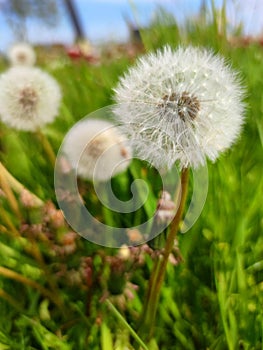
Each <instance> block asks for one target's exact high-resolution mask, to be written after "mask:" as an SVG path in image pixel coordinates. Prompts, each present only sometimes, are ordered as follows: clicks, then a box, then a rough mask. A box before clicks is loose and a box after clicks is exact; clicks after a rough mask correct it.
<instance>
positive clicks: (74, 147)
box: [63, 119, 131, 181]
mask: <svg viewBox="0 0 263 350" xmlns="http://www.w3.org/2000/svg"><path fill="white" fill-rule="evenodd" d="M63 153H64V154H65V156H66V158H67V159H68V161H69V162H70V164H71V166H72V168H73V169H75V170H76V171H77V175H78V176H79V177H81V178H83V179H89V180H97V181H107V180H109V179H110V178H111V177H112V176H114V175H116V174H118V173H120V172H123V171H124V170H126V168H127V167H128V166H129V164H130V159H131V150H130V148H129V147H128V146H127V145H126V138H125V137H124V136H122V135H121V134H120V132H119V130H118V129H117V128H116V127H115V126H114V125H113V124H111V123H109V122H107V121H104V120H98V119H84V120H83V121H80V122H79V123H77V124H76V125H75V126H74V127H73V128H72V129H71V130H70V132H69V133H68V134H67V135H66V138H65V141H64V143H63Z"/></svg>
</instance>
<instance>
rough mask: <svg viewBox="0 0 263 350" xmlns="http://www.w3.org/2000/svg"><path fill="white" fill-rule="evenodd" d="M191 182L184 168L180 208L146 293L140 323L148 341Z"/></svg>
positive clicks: (187, 171)
mask: <svg viewBox="0 0 263 350" xmlns="http://www.w3.org/2000/svg"><path fill="white" fill-rule="evenodd" d="M188 182H189V169H188V168H186V169H183V170H182V173H181V198H180V204H179V207H178V210H177V212H176V215H175V217H174V218H173V220H172V222H171V224H170V227H169V234H168V237H167V240H166V244H165V247H164V250H163V252H162V255H161V256H160V257H159V258H158V259H157V260H156V261H155V264H154V266H153V269H152V273H151V276H150V279H149V284H148V290H147V293H146V303H145V307H144V308H143V311H142V317H141V319H140V323H139V330H138V331H139V333H140V334H141V335H142V337H144V338H146V341H148V340H150V339H151V338H152V336H153V331H154V325H155V318H156V311H157V306H158V302H159V297H160V293H161V288H162V284H163V281H164V277H165V272H166V267H167V263H168V261H169V255H170V254H171V252H172V250H173V247H174V241H175V239H176V236H177V233H178V229H179V225H180V221H181V219H182V215H183V212H184V208H185V203H186V198H187V193H188Z"/></svg>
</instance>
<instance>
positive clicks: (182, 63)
mask: <svg viewBox="0 0 263 350" xmlns="http://www.w3.org/2000/svg"><path fill="white" fill-rule="evenodd" d="M243 96H244V91H243V89H242V87H241V83H240V79H239V77H238V74H237V73H236V72H235V71H233V70H232V69H231V68H230V66H229V65H228V64H227V63H226V61H225V59H223V58H222V57H220V56H218V55H214V54H213V53H212V52H211V51H209V50H206V49H201V48H194V47H188V48H182V47H180V48H178V49H177V50H175V51H174V50H172V49H171V48H170V47H168V46H166V47H165V48H164V49H162V50H159V51H157V52H156V53H150V54H148V55H145V56H143V57H142V58H141V59H139V60H138V62H137V64H136V65H135V66H134V67H132V68H130V69H129V71H128V72H127V73H126V74H125V75H124V76H123V77H122V78H121V79H120V81H119V84H118V86H117V87H116V89H115V100H116V102H117V105H116V107H115V109H114V112H115V115H116V120H117V122H118V123H119V124H120V127H121V129H122V131H123V132H124V133H125V134H126V135H127V137H128V138H129V140H130V142H131V145H132V147H133V149H134V151H135V155H137V156H138V157H140V158H142V159H145V160H147V161H148V162H150V163H151V164H152V165H154V166H157V167H158V168H164V169H167V168H168V169H169V168H171V167H172V166H173V164H174V163H175V162H178V163H179V165H180V167H181V168H184V167H189V166H191V167H194V168H196V167H198V166H199V165H202V164H204V162H205V159H206V157H208V158H209V159H210V160H212V161H215V160H216V159H217V158H218V156H219V154H220V152H222V151H224V150H226V149H227V148H229V147H230V146H231V145H232V144H233V142H234V141H235V140H236V139H237V137H238V135H239V133H240V130H241V127H242V124H243V120H244V104H243V103H242V99H243Z"/></svg>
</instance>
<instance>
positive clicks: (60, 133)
mask: <svg viewBox="0 0 263 350" xmlns="http://www.w3.org/2000/svg"><path fill="white" fill-rule="evenodd" d="M213 11H214V12H213V16H212V20H210V21H208V20H206V18H205V17H203V16H201V15H202V14H200V18H199V19H198V20H196V21H195V22H189V23H188V25H187V26H186V28H185V29H184V30H183V29H182V28H180V27H178V25H177V23H176V21H175V20H174V18H173V17H172V16H171V15H169V14H167V13H165V12H164V11H162V10H160V14H159V16H157V17H156V18H155V20H154V21H153V22H152V23H151V25H150V26H149V27H148V28H144V29H142V30H141V33H140V34H141V38H142V42H143V49H142V47H141V48H140V51H137V46H134V52H133V55H132V56H131V55H128V54H127V53H126V52H125V50H122V51H121V52H118V51H117V50H115V49H116V48H115V47H113V46H112V47H111V49H110V50H111V51H112V56H111V57H108V56H106V55H105V57H102V59H101V62H100V64H98V65H92V64H89V63H88V62H86V61H85V60H78V61H70V60H69V59H67V58H65V57H64V56H63V54H60V55H58V57H57V58H56V57H55V58H54V57H52V61H51V60H50V59H49V57H44V58H45V59H42V60H43V62H40V65H41V66H42V67H43V68H44V69H46V70H47V71H49V72H50V73H51V74H52V75H53V76H54V77H55V78H56V79H57V80H58V82H59V84H60V86H61V88H62V91H63V102H62V105H61V109H60V115H59V116H58V118H57V119H56V121H55V122H54V123H53V124H52V125H50V126H48V127H46V128H45V130H44V133H45V134H46V135H47V137H48V138H49V140H50V142H51V144H52V145H53V148H54V150H55V151H56V152H57V151H58V149H59V146H60V144H61V142H62V140H63V137H64V136H65V134H66V132H67V131H68V130H69V129H70V127H71V126H73V125H74V123H76V122H77V121H78V120H80V119H81V118H83V117H84V116H86V115H87V114H89V113H91V112H92V111H95V110H96V109H99V108H101V107H104V106H107V105H109V104H111V103H113V100H112V95H113V94H112V88H113V87H114V86H115V85H116V83H117V81H118V77H119V76H120V75H121V74H122V73H123V72H124V71H125V70H126V69H127V67H128V66H130V65H131V64H132V63H133V62H134V59H135V58H136V57H137V55H140V54H141V52H142V51H145V52H148V51H150V50H155V49H157V48H159V47H162V46H163V45H164V44H169V45H171V46H173V47H176V46H177V45H179V44H182V45H188V44H191V45H201V46H206V47H209V48H212V49H214V50H215V51H216V52H219V53H221V54H222V55H224V56H225V57H227V58H228V59H229V62H231V64H232V66H233V67H234V68H236V69H237V70H239V71H240V72H241V76H242V79H243V81H244V85H245V87H246V89H247V97H246V103H247V116H246V123H245V126H244V129H243V132H242V135H241V136H240V138H239V140H238V142H237V143H236V144H235V146H234V147H232V148H231V150H230V151H228V152H227V153H225V154H224V155H222V156H221V158H220V159H219V160H218V161H217V163H216V164H209V165H208V166H209V192H208V197H207V200H206V204H205V207H204V210H203V212H202V214H201V216H200V218H199V219H198V221H197V222H196V224H195V225H194V226H193V228H192V229H191V230H190V231H189V232H187V233H186V234H184V235H180V236H179V247H180V250H181V253H182V256H183V259H184V261H183V262H182V263H181V264H178V265H177V266H174V265H172V264H170V265H169V267H168V271H167V276H166V281H165V285H164V287H163V289H162V294H161V300H160V303H159V310H158V317H157V325H156V333H155V340H156V341H155V342H153V343H152V344H151V345H149V349H176V350H177V349H178V350H181V349H182V350H188V349H189V350H192V349H211V350H213V349H215V350H221V349H222V350H225V349H230V350H235V349H255V350H259V349H263V340H262V337H263V315H262V310H263V308H262V306H263V235H262V230H263V215H262V214H263V206H262V193H263V177H262V164H263V162H262V160H263V157H262V151H263V149H262V147H263V119H262V111H263V100H262V91H263V83H262V76H263V63H262V62H263V47H262V46H261V45H260V42H257V41H253V42H245V41H244V40H243V39H242V37H239V36H238V34H239V33H232V35H233V36H232V38H231V40H230V39H229V38H227V35H226V16H225V11H224V7H223V8H222V9H221V11H220V12H217V11H216V10H215V9H213ZM114 50H115V51H114ZM55 60H56V62H55V63H56V64H54V61H55ZM63 62H64V63H63ZM62 63H63V64H62ZM1 67H2V71H3V70H4V69H5V68H6V63H5V62H2V63H1ZM0 160H1V161H2V162H3V164H5V166H6V168H7V169H8V170H9V171H10V172H11V173H12V174H13V175H14V176H15V177H16V178H17V179H18V180H19V181H20V182H21V183H23V184H24V185H25V186H26V187H27V188H28V189H29V190H31V191H32V192H34V193H35V194H37V195H38V196H39V197H40V198H41V199H42V200H44V201H45V202H48V201H52V202H54V203H55V194H54V188H53V169H52V168H51V167H50V164H49V162H48V161H47V160H46V157H45V155H44V153H43V149H42V146H41V144H40V143H39V142H38V140H37V138H36V136H35V135H33V134H30V133H25V132H17V131H12V130H10V129H8V128H7V127H6V126H4V125H3V124H1V128H0ZM134 167H135V168H136V169H137V172H138V173H141V174H145V172H147V171H148V170H147V169H145V166H144V164H140V163H138V162H137V163H136V164H135V165H134ZM123 176H125V179H128V180H126V181H129V182H132V180H133V176H132V173H129V172H127V173H125V175H123ZM123 176H121V177H120V179H119V180H118V179H116V181H117V182H118V181H123ZM149 184H150V182H149ZM86 186H89V184H86ZM151 186H152V187H154V184H153V177H151ZM116 187H117V188H118V186H116ZM88 189H89V187H88ZM153 191H154V190H153ZM154 196H156V192H155V193H154ZM0 204H1V207H0V233H1V236H0V265H1V266H0V349H3V350H5V349H10V350H16V349H19V350H22V349H27V350H28V349H43V350H46V349H62V350H63V349H91V350H97V349H102V350H111V349H132V346H131V345H129V344H131V337H130V335H129V329H128V328H127V327H126V326H125V325H124V323H123V322H122V320H121V319H120V317H116V315H115V313H114V312H112V310H109V309H108V306H107V304H105V303H104V302H103V300H104V298H106V297H109V298H111V299H110V300H111V301H112V303H113V304H114V305H116V307H117V308H118V309H119V310H120V313H121V314H122V315H123V316H124V317H125V319H126V321H127V322H128V323H129V324H130V325H131V326H132V327H133V326H134V325H135V323H136V319H137V317H138V313H139V311H140V310H141V307H142V303H143V295H144V291H145V288H146V283H147V278H148V276H149V271H150V269H151V266H152V260H151V258H150V257H149V256H148V255H147V254H145V256H144V263H143V265H142V266H140V267H138V268H136V265H135V266H132V264H131V263H129V261H128V262H127V261H126V262H125V266H124V270H121V273H119V271H117V272H116V274H114V273H113V272H112V270H111V268H110V267H111V266H112V265H111V263H110V262H108V263H105V261H106V262H107V259H105V257H106V256H114V255H116V254H117V250H114V249H106V248H102V247H99V246H96V245H94V244H92V243H90V242H87V241H85V240H84V239H82V238H79V239H76V240H75V241H76V242H75V241H74V242H75V243H76V247H75V249H74V251H73V252H72V253H71V254H57V253H54V247H55V246H56V247H57V246H60V247H63V244H64V245H65V242H64V241H63V236H64V235H65V234H66V233H67V232H68V231H70V228H67V227H66V226H63V227H62V228H61V227H56V225H54V223H52V220H51V221H50V220H49V221H47V220H46V221H45V225H46V226H45V230H46V231H45V230H44V229H43V220H44V219H43V217H44V216H43V213H41V214H40V213H39V212H37V211H32V210H29V209H26V208H24V207H23V206H21V208H20V209H21V212H22V217H23V219H22V222H21V220H20V219H19V218H18V217H17V216H16V215H15V214H14V213H13V212H12V210H11V208H10V206H9V204H8V202H7V201H6V199H5V198H4V196H3V195H2V196H0ZM89 205H91V206H93V208H95V209H94V210H95V211H97V215H98V216H102V220H103V210H101V207H100V206H99V205H98V203H97V202H96V198H95V197H94V194H93V193H92V189H91V190H90V196H89ZM109 215H113V214H112V213H110V214H109ZM146 215H147V211H143V213H142V218H143V217H145V216H146ZM132 219H133V218H132V217H131V221H132ZM41 220H42V221H41ZM116 220H118V219H116ZM39 225H41V227H40V226H39ZM52 225H53V226H52ZM130 226H132V222H130ZM39 227H40V228H39ZM34 230H35V231H34ZM43 232H44V234H43ZM47 232H48V234H49V235H52V238H49V239H47V238H46V235H47ZM80 269H82V274H81V277H80V273H79V271H80ZM83 269H84V270H85V273H84V276H85V278H84V279H83ZM125 271H126V273H125ZM127 271H128V274H129V276H132V278H131V279H130V281H131V282H132V283H134V284H136V285H137V286H138V289H137V290H136V291H135V297H134V298H133V299H131V298H128V299H125V303H124V302H123V295H124V288H123V286H124V284H125V280H124V278H123V276H124V275H125V278H126V277H127V276H126V274H127ZM91 275H92V277H91ZM129 278H130V277H129ZM76 286H77V287H76ZM105 293H106V296H105V295H104V294H105ZM123 303H124V304H123ZM120 305H121V307H120ZM157 344H158V345H157Z"/></svg>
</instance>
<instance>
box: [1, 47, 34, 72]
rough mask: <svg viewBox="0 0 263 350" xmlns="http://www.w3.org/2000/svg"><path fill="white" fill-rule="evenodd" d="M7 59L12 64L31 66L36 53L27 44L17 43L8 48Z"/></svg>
mask: <svg viewBox="0 0 263 350" xmlns="http://www.w3.org/2000/svg"><path fill="white" fill-rule="evenodd" d="M8 59H9V62H10V64H11V65H12V66H18V65H19V66H20V65H21V66H33V65H34V64H35V62H36V54H35V51H34V49H33V48H32V46H30V45H29V44H27V43H18V44H15V45H13V46H12V47H11V48H10V49H9V51H8Z"/></svg>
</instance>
